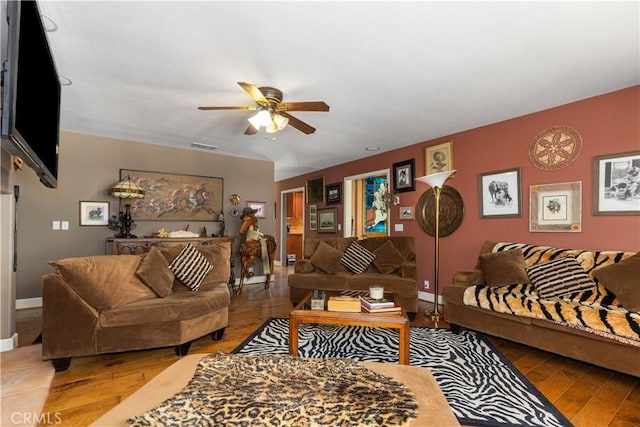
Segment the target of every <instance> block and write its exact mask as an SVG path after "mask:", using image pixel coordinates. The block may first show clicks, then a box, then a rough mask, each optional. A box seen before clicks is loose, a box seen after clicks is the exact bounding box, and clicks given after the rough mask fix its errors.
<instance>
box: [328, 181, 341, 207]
mask: <svg viewBox="0 0 640 427" xmlns="http://www.w3.org/2000/svg"><path fill="white" fill-rule="evenodd" d="M326 190H327V194H326V197H325V200H326V201H327V204H328V205H339V204H340V203H342V183H340V182H337V183H335V184H329V185H327V189H326Z"/></svg>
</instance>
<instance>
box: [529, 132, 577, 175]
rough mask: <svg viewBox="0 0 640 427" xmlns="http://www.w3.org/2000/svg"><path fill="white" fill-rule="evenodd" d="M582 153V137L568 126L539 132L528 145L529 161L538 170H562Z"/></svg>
mask: <svg viewBox="0 0 640 427" xmlns="http://www.w3.org/2000/svg"><path fill="white" fill-rule="evenodd" d="M580 151H582V137H581V136H580V134H579V133H578V132H577V131H576V130H575V129H572V128H570V127H568V126H554V127H552V128H549V129H546V130H544V131H542V132H540V133H539V134H538V135H537V136H536V137H535V138H533V141H531V144H529V160H531V163H533V165H534V166H535V167H537V168H538V169H542V170H556V169H562V168H564V167H567V166H569V165H570V164H571V163H573V162H574V161H575V160H576V159H577V158H578V156H579V155H580Z"/></svg>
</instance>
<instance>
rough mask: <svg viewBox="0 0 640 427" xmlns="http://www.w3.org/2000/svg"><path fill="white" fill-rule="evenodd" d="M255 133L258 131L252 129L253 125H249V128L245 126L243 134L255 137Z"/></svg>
mask: <svg viewBox="0 0 640 427" xmlns="http://www.w3.org/2000/svg"><path fill="white" fill-rule="evenodd" d="M256 133H258V129H256V128H254V127H253V125H252V124H251V123H249V126H247V130H245V131H244V134H245V135H255V134H256Z"/></svg>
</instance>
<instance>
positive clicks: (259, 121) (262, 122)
mask: <svg viewBox="0 0 640 427" xmlns="http://www.w3.org/2000/svg"><path fill="white" fill-rule="evenodd" d="M249 123H251V125H252V126H253V127H254V128H256V129H260V126H269V124H270V123H271V114H269V111H267V110H260V111H258V113H257V114H256V115H255V116H253V117H249Z"/></svg>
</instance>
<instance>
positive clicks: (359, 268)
mask: <svg viewBox="0 0 640 427" xmlns="http://www.w3.org/2000/svg"><path fill="white" fill-rule="evenodd" d="M375 257H376V256H375V254H374V253H373V252H371V251H370V250H368V249H366V248H363V247H362V246H360V245H359V244H358V243H356V242H353V243H351V244H350V245H349V247H348V248H347V250H346V251H344V255H342V258H340V263H341V264H342V265H344V266H345V267H347V268H348V269H349V270H350V271H352V272H354V273H356V274H362V273H364V272H365V270H366V269H367V267H368V266H369V264H371V261H373V259H374V258H375Z"/></svg>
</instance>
